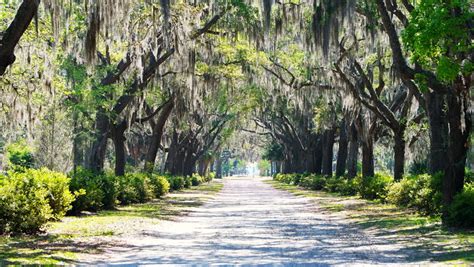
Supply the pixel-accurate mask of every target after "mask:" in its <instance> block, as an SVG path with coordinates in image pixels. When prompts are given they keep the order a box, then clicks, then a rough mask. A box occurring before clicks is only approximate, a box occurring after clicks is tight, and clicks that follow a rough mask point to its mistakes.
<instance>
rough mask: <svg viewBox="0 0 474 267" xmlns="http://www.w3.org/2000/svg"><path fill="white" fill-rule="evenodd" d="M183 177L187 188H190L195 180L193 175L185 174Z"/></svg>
mask: <svg viewBox="0 0 474 267" xmlns="http://www.w3.org/2000/svg"><path fill="white" fill-rule="evenodd" d="M183 179H184V187H185V188H190V187H191V186H192V185H193V180H192V177H191V176H184V177H183Z"/></svg>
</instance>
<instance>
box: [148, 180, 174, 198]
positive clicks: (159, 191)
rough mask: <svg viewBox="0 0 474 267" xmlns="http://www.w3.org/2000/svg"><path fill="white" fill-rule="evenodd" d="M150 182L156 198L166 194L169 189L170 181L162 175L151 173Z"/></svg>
mask: <svg viewBox="0 0 474 267" xmlns="http://www.w3.org/2000/svg"><path fill="white" fill-rule="evenodd" d="M150 182H151V184H152V185H153V192H154V195H155V197H157V198H160V197H162V196H164V195H166V194H167V193H168V192H169V190H170V183H169V182H168V180H167V179H166V177H164V176H160V175H157V174H152V175H151V177H150Z"/></svg>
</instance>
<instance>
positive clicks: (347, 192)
mask: <svg viewBox="0 0 474 267" xmlns="http://www.w3.org/2000/svg"><path fill="white" fill-rule="evenodd" d="M358 187H359V185H358V184H357V180H356V179H343V178H339V183H338V185H337V189H336V190H337V192H338V193H339V194H341V195H343V196H355V195H357V188H358Z"/></svg>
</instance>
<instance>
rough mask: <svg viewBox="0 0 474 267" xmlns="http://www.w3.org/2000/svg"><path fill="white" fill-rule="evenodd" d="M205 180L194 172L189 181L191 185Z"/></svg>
mask: <svg viewBox="0 0 474 267" xmlns="http://www.w3.org/2000/svg"><path fill="white" fill-rule="evenodd" d="M205 181H206V179H205V178H204V177H202V176H201V175H199V174H197V173H194V174H193V176H191V183H192V185H193V186H197V185H200V184H202V183H204V182H205Z"/></svg>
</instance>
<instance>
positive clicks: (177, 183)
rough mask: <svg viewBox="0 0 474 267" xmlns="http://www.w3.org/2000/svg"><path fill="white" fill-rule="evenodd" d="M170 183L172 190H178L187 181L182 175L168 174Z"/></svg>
mask: <svg viewBox="0 0 474 267" xmlns="http://www.w3.org/2000/svg"><path fill="white" fill-rule="evenodd" d="M166 179H168V182H169V183H170V191H178V190H181V189H183V188H184V185H185V181H184V178H183V177H182V176H167V177H166Z"/></svg>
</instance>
